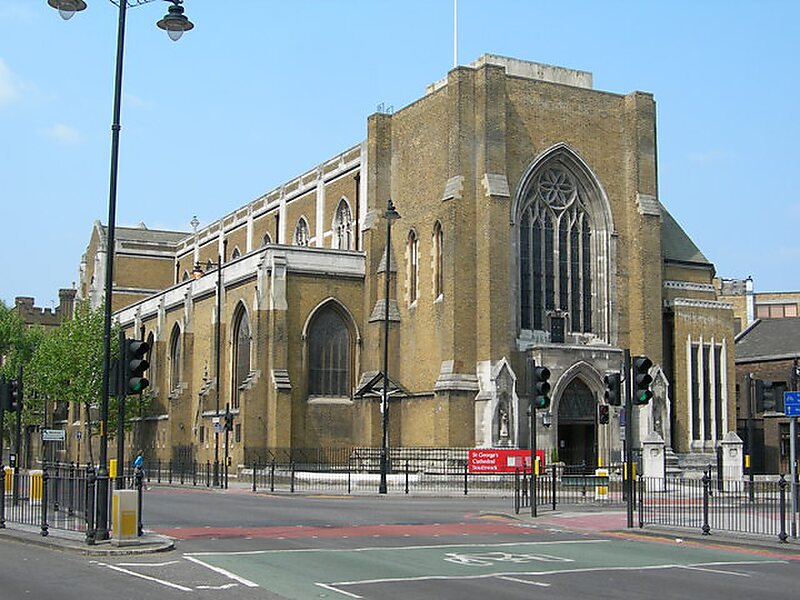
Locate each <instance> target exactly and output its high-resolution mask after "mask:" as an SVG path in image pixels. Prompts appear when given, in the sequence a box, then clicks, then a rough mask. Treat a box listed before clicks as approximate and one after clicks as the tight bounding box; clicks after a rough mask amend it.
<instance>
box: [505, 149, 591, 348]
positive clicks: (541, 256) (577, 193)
mask: <svg viewBox="0 0 800 600" xmlns="http://www.w3.org/2000/svg"><path fill="white" fill-rule="evenodd" d="M586 195H587V194H586V193H585V192H584V191H583V187H582V186H581V185H580V184H579V182H578V180H577V178H576V177H575V176H574V175H573V173H571V172H570V170H569V169H568V168H567V167H566V165H565V164H562V163H561V162H556V161H551V163H548V164H546V165H545V166H544V167H543V168H542V169H540V170H539V171H538V173H536V174H535V175H534V177H533V178H532V183H531V185H530V187H529V189H528V192H527V197H526V198H525V200H524V204H523V209H522V213H521V215H520V221H519V223H520V231H519V241H520V248H519V252H520V255H519V266H520V320H521V326H522V329H534V330H544V329H546V328H547V316H548V314H550V315H551V316H552V315H553V314H556V313H560V314H568V315H569V319H568V321H567V322H568V324H569V330H570V331H572V332H575V333H578V332H591V331H592V260H593V257H592V243H591V241H592V240H591V237H592V229H593V227H592V219H591V216H590V213H589V212H588V210H587V205H588V198H587V197H586Z"/></svg>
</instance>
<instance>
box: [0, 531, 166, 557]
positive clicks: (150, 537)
mask: <svg viewBox="0 0 800 600" xmlns="http://www.w3.org/2000/svg"><path fill="white" fill-rule="evenodd" d="M59 533H62V532H54V531H53V530H51V531H50V534H49V535H48V536H46V537H44V536H42V535H40V534H39V531H38V529H35V528H30V530H28V529H27V528H25V529H23V528H18V527H14V528H13V529H9V528H8V526H6V528H5V529H0V539H4V540H12V541H14V542H17V543H19V544H28V545H31V546H39V547H42V548H50V549H53V550H61V551H66V552H73V553H76V554H82V555H84V556H131V555H136V554H154V553H156V552H168V551H170V550H174V549H175V541H174V540H173V539H172V538H170V537H167V536H165V535H161V534H157V533H152V532H148V533H145V535H143V536H142V537H141V538H140V540H141V542H140V543H139V544H137V545H131V546H113V545H112V543H111V540H104V541H102V542H98V543H97V544H96V545H94V546H89V545H88V544H86V543H85V542H84V541H83V536H80V535H79V536H64V535H59ZM64 533H66V532H64Z"/></svg>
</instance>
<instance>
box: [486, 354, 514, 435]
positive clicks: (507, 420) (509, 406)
mask: <svg viewBox="0 0 800 600" xmlns="http://www.w3.org/2000/svg"><path fill="white" fill-rule="evenodd" d="M494 383H495V398H496V404H495V409H494V411H493V415H492V447H494V448H509V447H515V446H516V442H517V435H516V434H517V432H516V427H515V423H516V419H515V413H516V411H515V410H514V403H513V397H514V377H513V375H511V372H510V371H509V368H508V365H507V364H503V366H502V368H501V369H500V371H499V372H498V373H497V376H496V377H495V380H494Z"/></svg>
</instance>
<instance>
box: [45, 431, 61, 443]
mask: <svg viewBox="0 0 800 600" xmlns="http://www.w3.org/2000/svg"><path fill="white" fill-rule="evenodd" d="M66 439H67V432H66V431H64V430H63V429H42V441H43V442H63V441H64V440H66Z"/></svg>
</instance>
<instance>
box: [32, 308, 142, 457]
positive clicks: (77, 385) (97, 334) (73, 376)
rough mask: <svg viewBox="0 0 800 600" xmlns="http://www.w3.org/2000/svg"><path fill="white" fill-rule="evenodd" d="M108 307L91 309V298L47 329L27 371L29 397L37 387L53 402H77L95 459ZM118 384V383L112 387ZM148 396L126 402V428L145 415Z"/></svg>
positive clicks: (111, 414) (112, 413)
mask: <svg viewBox="0 0 800 600" xmlns="http://www.w3.org/2000/svg"><path fill="white" fill-rule="evenodd" d="M103 318H104V314H103V307H102V306H101V307H99V308H97V309H94V310H92V309H91V308H90V307H89V305H88V303H85V302H83V303H80V304H78V305H77V306H76V309H75V314H74V316H73V318H72V320H70V321H65V322H64V323H63V324H62V325H61V326H60V327H59V328H58V329H55V330H53V331H51V332H48V334H47V336H46V337H45V339H44V340H42V342H41V343H40V344H39V345H38V347H37V351H36V352H35V353H34V354H33V356H32V358H31V360H30V364H29V367H28V369H27V370H26V373H25V385H26V386H27V387H26V396H27V394H28V392H29V391H30V392H33V393H34V394H36V395H37V396H39V397H41V398H47V399H48V400H49V401H50V402H66V403H68V405H69V406H78V407H79V411H80V414H81V415H82V431H83V436H84V439H85V440H86V442H87V444H86V445H87V447H88V449H89V460H90V461H92V462H94V456H93V449H92V438H93V436H94V435H95V434H97V433H99V424H100V401H101V389H102V385H103ZM118 334H119V326H115V327H114V328H112V333H111V336H112V337H111V339H112V346H111V350H112V358H113V357H116V356H117V354H118V343H117V339H118ZM112 387H113V386H112ZM148 400H149V397H147V396H144V397H140V396H132V397H129V398H128V401H127V403H126V404H127V406H126V424H125V425H126V429H129V428H130V427H131V423H132V419H133V416H134V415H138V414H141V411H142V410H143V409H144V406H141V405H142V404H143V403H147V402H148ZM107 424H108V432H107V433H108V436H109V438H113V437H114V436H115V434H116V430H117V399H116V398H114V397H111V398H109V409H108V423H107Z"/></svg>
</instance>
